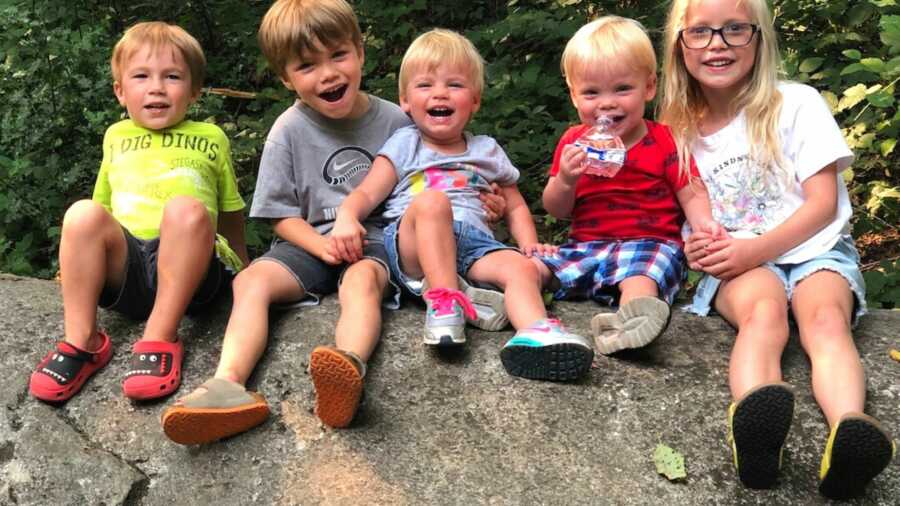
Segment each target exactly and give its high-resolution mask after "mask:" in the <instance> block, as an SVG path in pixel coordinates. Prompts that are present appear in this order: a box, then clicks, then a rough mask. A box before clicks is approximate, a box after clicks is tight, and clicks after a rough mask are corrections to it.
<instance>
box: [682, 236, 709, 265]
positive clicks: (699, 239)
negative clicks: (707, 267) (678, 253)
mask: <svg viewBox="0 0 900 506" xmlns="http://www.w3.org/2000/svg"><path fill="white" fill-rule="evenodd" d="M713 240H715V238H714V237H713V236H712V235H711V234H710V233H709V232H705V231H702V230H700V231H696V232H692V233H691V235H689V236H688V238H687V240H685V241H684V256H685V257H686V258H687V262H688V268H689V269H691V270H692V271H702V270H703V265H701V264H700V259H702V258H703V257H705V256H706V255H707V251H706V247H707V246H709V245H710V244H711V243H712V242H713Z"/></svg>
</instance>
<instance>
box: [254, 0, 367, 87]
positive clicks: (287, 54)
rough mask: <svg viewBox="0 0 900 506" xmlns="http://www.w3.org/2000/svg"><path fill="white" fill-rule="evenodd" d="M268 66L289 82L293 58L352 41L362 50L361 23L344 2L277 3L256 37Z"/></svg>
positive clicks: (304, 0)
mask: <svg viewBox="0 0 900 506" xmlns="http://www.w3.org/2000/svg"><path fill="white" fill-rule="evenodd" d="M257 38H258V40H259V47H260V48H261V49H262V52H263V54H264V55H265V57H266V61H268V62H269V67H270V68H271V69H272V71H274V72H275V73H277V74H278V76H279V77H281V78H282V79H287V74H286V73H285V66H286V65H287V63H288V62H289V61H290V60H291V58H294V57H297V56H300V55H302V54H303V53H314V52H317V51H320V50H321V49H322V46H324V47H326V48H330V47H334V46H337V45H338V44H341V43H343V42H347V41H349V42H352V43H353V45H354V46H356V49H357V50H358V51H362V33H361V32H360V30H359V21H357V19H356V14H354V12H353V8H352V7H350V4H348V3H347V2H345V1H344V0H278V1H277V2H275V3H274V4H272V6H271V7H269V10H268V12H266V15H265V16H263V19H262V23H261V24H260V25H259V33H258V34H257Z"/></svg>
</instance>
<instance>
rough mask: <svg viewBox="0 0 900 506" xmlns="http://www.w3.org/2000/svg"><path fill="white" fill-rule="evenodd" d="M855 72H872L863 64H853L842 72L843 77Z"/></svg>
mask: <svg viewBox="0 0 900 506" xmlns="http://www.w3.org/2000/svg"><path fill="white" fill-rule="evenodd" d="M854 72H870V70H869V68H868V67H866V66H865V65H863V64H862V63H851V64H850V65H847V66H846V67H844V68H843V69H842V70H841V75H842V76H845V75H847V74H853V73H854Z"/></svg>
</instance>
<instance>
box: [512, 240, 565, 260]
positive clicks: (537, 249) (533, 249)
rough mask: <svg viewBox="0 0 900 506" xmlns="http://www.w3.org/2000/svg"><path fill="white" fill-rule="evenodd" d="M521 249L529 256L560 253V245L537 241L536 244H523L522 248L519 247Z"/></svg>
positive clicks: (545, 255)
mask: <svg viewBox="0 0 900 506" xmlns="http://www.w3.org/2000/svg"><path fill="white" fill-rule="evenodd" d="M519 251H521V252H522V254H523V255H525V256H527V257H533V256H539V257H552V256H554V255H556V254H557V253H559V246H554V245H552V244H544V243H540V242H536V243H534V244H526V245H524V246H522V247H521V248H519Z"/></svg>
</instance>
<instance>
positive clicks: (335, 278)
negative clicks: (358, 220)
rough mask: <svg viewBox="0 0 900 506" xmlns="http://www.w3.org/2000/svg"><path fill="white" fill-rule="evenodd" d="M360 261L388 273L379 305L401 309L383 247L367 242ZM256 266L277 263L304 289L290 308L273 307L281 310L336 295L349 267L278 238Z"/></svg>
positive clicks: (378, 241) (314, 302) (379, 244)
mask: <svg viewBox="0 0 900 506" xmlns="http://www.w3.org/2000/svg"><path fill="white" fill-rule="evenodd" d="M363 257H364V258H369V259H372V260H374V261H376V262H378V263H379V264H381V265H382V266H383V267H384V270H385V272H387V273H388V288H387V290H385V294H384V299H383V302H382V304H383V305H384V306H385V307H387V308H388V309H397V308H398V307H400V287H399V286H397V284H396V283H395V282H394V280H393V279H391V277H390V272H391V270H390V268H389V267H388V261H387V252H386V251H385V249H384V243H383V242H382V241H380V240H373V239H368V243H367V244H366V246H365V247H363ZM256 262H278V263H279V264H281V266H282V267H284V268H285V269H287V271H288V272H290V273H291V275H292V276H294V279H295V280H296V281H297V284H298V285H300V287H301V288H303V292H304V293H305V295H304V297H303V298H302V299H300V300H299V301H295V302H293V303H289V304H276V305H275V306H276V307H280V308H285V307H292V306H306V305H316V304H318V303H319V301H320V300H321V298H322V297H324V296H325V295H328V294H332V293H335V292H337V289H338V286H340V284H341V278H343V276H344V271H346V270H347V268H348V267H349V265H348V264H345V263H344V264H339V265H331V264H328V263H325V262H323V261H322V259H320V258H319V257H317V256H315V255H313V254H311V253H309V252H307V251H306V250H304V249H303V248H301V247H299V246H297V245H295V244H293V243H291V242H288V241H285V240H283V239H278V238H276V239H275V240H274V241H272V246H271V247H270V248H269V251H267V252H266V253H265V254H263V255H262V256H261V257H259V258H257V259H256V260H254V261H253V263H256Z"/></svg>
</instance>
